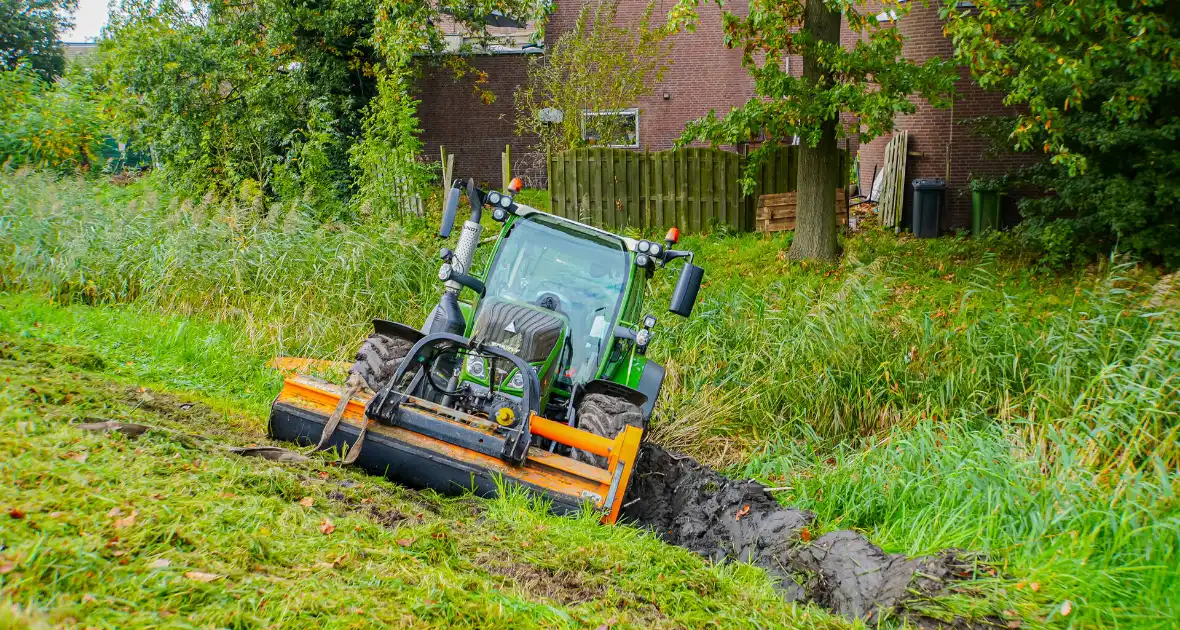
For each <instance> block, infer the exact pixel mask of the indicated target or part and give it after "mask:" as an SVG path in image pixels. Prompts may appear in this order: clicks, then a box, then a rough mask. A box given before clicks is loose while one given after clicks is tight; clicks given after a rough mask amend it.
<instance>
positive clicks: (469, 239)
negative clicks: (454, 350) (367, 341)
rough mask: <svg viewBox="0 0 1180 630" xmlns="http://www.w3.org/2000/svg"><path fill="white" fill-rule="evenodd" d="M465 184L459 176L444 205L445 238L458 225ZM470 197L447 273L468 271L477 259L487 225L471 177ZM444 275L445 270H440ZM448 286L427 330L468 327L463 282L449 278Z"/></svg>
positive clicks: (456, 331) (454, 331) (442, 234)
mask: <svg viewBox="0 0 1180 630" xmlns="http://www.w3.org/2000/svg"><path fill="white" fill-rule="evenodd" d="M462 186H463V183H462V182H461V181H460V180H455V183H454V184H453V185H452V186H451V189H450V191H449V192H448V193H447V201H446V205H445V206H444V207H443V220H442V226H440V228H439V231H438V235H439V236H440V237H442V238H447V237H449V236H450V235H451V230H452V229H453V228H454V225H455V215H456V214H457V213H458V210H459V194H460V192H461V191H462V188H461V187H462ZM467 200H468V202H470V204H471V216H470V217H469V218H468V219H467V220H466V221H464V222H463V230H462V231H461V232H460V233H459V244H458V245H456V246H455V253H454V254H452V255H451V257H450V260H449V261H447V262H446V263H445V264H447V265H450V273H449V275H447V276H446V277H454V276H458V275H461V274H466V273H467V272H469V271H470V270H471V264H472V262H474V260H475V248H476V247H477V246H478V245H479V237H480V234H481V233H482V232H483V226H482V225H480V223H479V221H480V219H481V218H483V197H481V196H480V193H479V190H478V189H476V187H475V180H474V179H468V180H467ZM444 269H445V267H444ZM441 275H443V274H442V273H440V276H441ZM444 286H445V287H446V290H444V291H443V294H442V297H441V298H439V301H438V306H437V307H435V309H434V312H433V313H431V316H430V321H429V323H428V324H427V326H426V330H425V332H427V333H436V332H449V333H451V334H455V335H461V334H463V332H464V330H466V328H467V322H466V321H465V320H464V319H463V311H461V310H459V291H461V290H462V289H463V285H461V284H460V283H459V282H458V281H456V280H447V281H446V284H445V285H444Z"/></svg>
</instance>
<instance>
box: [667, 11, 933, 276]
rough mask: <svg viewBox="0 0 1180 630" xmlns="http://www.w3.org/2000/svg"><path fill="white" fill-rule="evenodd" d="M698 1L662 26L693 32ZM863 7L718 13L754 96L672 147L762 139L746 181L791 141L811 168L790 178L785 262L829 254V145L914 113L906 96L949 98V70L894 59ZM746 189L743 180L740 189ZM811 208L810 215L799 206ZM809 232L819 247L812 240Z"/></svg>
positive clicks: (888, 30)
mask: <svg viewBox="0 0 1180 630" xmlns="http://www.w3.org/2000/svg"><path fill="white" fill-rule="evenodd" d="M699 3H700V0H680V2H679V3H678V4H677V6H676V7H675V8H674V9H673V12H672V15H671V16H670V19H672V20H673V21H674V22H675V23H677V24H680V25H681V26H683V27H685V28H689V29H692V28H694V26H695V24H696V22H697V19H698V15H697V7H698V6H699ZM874 6H875V7H876V8H875V9H874V11H876V10H880V9H884V10H885V11H892V12H894V14H896V15H904V14H905V13H906V12H907V11H908V7H909V4H908V3H900V2H897V1H896V0H887V1H885V2H883V3H881V6H880V7H877V6H876V5H874ZM863 7H864V2H863V1H857V0H785V1H784V0H752V1H751V2H750V10H749V13H748V14H746V15H738V14H736V13H733V12H729V11H726V12H724V14H723V18H722V23H723V28H724V31H725V43H726V45H727V46H729V47H730V48H736V49H739V50H741V51H742V64H743V66H745V68H746V69H747V71H748V72H749V73H750V75H751V76H752V77H753V78H754V89H755V92H756V96H754V97H753V98H751V99H750V100H749V101H748V102H746V103H745V104H744V105H742V106H741V107H737V108H734V109H733V110H731V111H730V112H728V113H726V114H725V115H723V116H718V115H716V113H714V112H710V114H709V115H708V116H706V117H704V118H702V119H700V120H697V121H694V122H692V123H690V124H689V125H688V128H687V129H686V130H685V133H684V136H683V137H682V139H681V142H689V141H692V140H705V141H709V142H711V143H713V144H737V143H741V142H749V141H754V140H759V139H764V140H765V141H766V142H765V143H764V144H763V145H762V147H761V148H760V149H759V150H757V151H755V152H754V153H753V158H754V159H752V160H751V170H748V171H747V173H750V172H752V169H753V168H754V167H755V166H756V165H757V163H758V158H759V157H761V155H762V154H763V151H765V150H767V149H769V148H771V147H773V146H775V145H777V144H782V143H790V142H792V141H793V139H794V138H795V137H798V138H799V139H800V141H801V142H802V144H803V151H802V152H801V153H802V161H803V163H804V166H806V163H808V162H809V161H810V162H813V163H814V164H815V165H816V168H815V170H814V171H813V170H811V169H806V168H805V169H801V171H800V177H799V195H800V201H799V204H800V210H799V212H800V215H799V218H798V228H797V230H796V238H795V243H793V244H792V256H794V257H813V256H814V257H822V258H828V257H833V256H835V255H837V249H836V237H835V209H834V208H835V196H834V192H833V191H834V188H835V183H836V182H837V181H838V179H839V178H838V174H837V173H835V172H834V171H835V166H834V164H835V162H836V160H835V158H834V154H835V152H836V151H837V145H836V142H835V139H836V137H838V136H841V135H853V136H856V137H857V138H858V139H859V140H860V141H861V142H862V143H863V142H868V141H870V140H872V139H873V138H875V137H877V136H879V135H881V134H883V133H886V132H888V131H891V130H892V129H893V120H894V116H895V115H896V114H898V113H912V112H913V111H915V104H914V100H913V98H912V96H913V95H918V96H920V97H921V98H923V99H926V100H927V101H929V102H931V103H933V104H935V105H945V104H947V103H949V98H950V96H951V94H952V93H953V86H954V80H955V76H956V75H955V74H954V71H953V67H952V66H951V64H950V63H949V62H947V61H945V60H941V59H939V58H937V57H932V58H930V59H929V60H927V61H926V62H925V63H921V64H919V63H916V62H914V61H911V60H908V59H905V58H903V57H902V45H903V43H904V37H903V36H902V35H901V33H900V32H899V31H898V30H897V28H896V27H895V26H894V25H893V24H892V23H887V24H883V23H878V21H877V19H876V18H875V17H874V14H873V13H865V12H863V11H864V8H863ZM841 18H843V20H844V21H845V22H846V23H847V25H848V27H849V28H850V29H851V30H852V31H853V32H854V33H855V34H857V36H858V38H857V41H856V42H855V43H854V44H853V45H852V46H850V47H844V46H842V45H841V42H840V38H839V29H840V21H841ZM821 31H822V32H821ZM789 58H802V60H803V73H802V74H801V75H795V74H793V73H792V72H791V71H790V70H789V68H788V66H787V62H788V59H789ZM842 114H848V115H850V118H849V119H848V120H850V121H851V122H847V123H842V121H841V115H842ZM811 158H815V159H811ZM821 158H822V160H821ZM828 171H832V172H831V173H828ZM752 183H753V182H752V179H751V178H750V177H749V176H747V177H746V178H745V184H746V186H747V187H750V186H751V185H752ZM829 189H831V190H829ZM811 205H818V206H820V207H819V208H818V209H815V210H813V209H812V208H810V207H805V206H811ZM829 226H830V227H831V228H832V229H830V230H828V229H826V227H829ZM813 228H814V229H813ZM810 234H815V238H817V239H820V240H822V241H823V242H818V243H817V242H813V241H812V238H811V236H810ZM801 239H802V240H801Z"/></svg>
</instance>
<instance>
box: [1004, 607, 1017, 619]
mask: <svg viewBox="0 0 1180 630" xmlns="http://www.w3.org/2000/svg"><path fill="white" fill-rule="evenodd" d="M1004 615H1005V616H1007V617H1015V616H1016V611H1015V610H1013V609H1011V608H1009V609H1008V610H1005V611H1004Z"/></svg>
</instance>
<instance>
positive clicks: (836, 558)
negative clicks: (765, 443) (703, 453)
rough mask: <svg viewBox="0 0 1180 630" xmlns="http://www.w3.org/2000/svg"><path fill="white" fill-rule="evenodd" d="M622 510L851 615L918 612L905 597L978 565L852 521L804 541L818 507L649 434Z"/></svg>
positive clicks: (685, 543)
mask: <svg viewBox="0 0 1180 630" xmlns="http://www.w3.org/2000/svg"><path fill="white" fill-rule="evenodd" d="M623 518H624V519H626V520H627V521H630V522H631V523H632V524H635V525H638V526H640V527H646V528H649V529H651V530H652V531H653V532H655V533H657V534H658V535H659V536H660V537H661V538H663V539H664V540H665V541H667V542H669V543H671V544H674V545H677V546H680V547H685V548H687V549H690V550H692V551H695V552H696V553H699V554H701V555H703V556H705V557H707V558H710V559H712V560H713V561H715V562H730V561H736V562H749V563H752V564H754V565H757V566H760V567H762V568H764V569H766V571H767V572H768V573H770V574H771V575H772V576H774V577H777V578H779V587H780V589H781V590H782V591H783V595H784V597H785V598H787V599H789V600H792V601H809V602H814V603H816V604H819V605H820V606H823V607H824V608H827V609H828V610H831V611H833V612H836V613H839V614H841V615H844V616H845V617H849V618H861V619H866V618H869V617H879V616H882V615H900V616H917V615H911V614H909V613H910V611H908V610H907V602H912V601H914V600H916V599H917V598H919V597H923V596H929V595H932V594H934V593H937V592H939V591H941V590H942V589H943V588H944V587H945V586H946V585H947V584H948V583H949V582H951V581H953V580H955V579H958V578H961V577H967V576H969V575H970V574H971V570H972V565H971V564H970V563H969V562H965V561H963V560H962V559H961V558H960V557H959V555H958V554H956V552H954V551H947V552H943V553H941V554H939V555H936V556H926V557H920V558H907V557H905V556H904V555H900V554H888V553H885V552H884V551H882V550H881V548H880V547H877V546H876V545H874V544H873V543H871V542H869V541H868V539H866V538H865V537H864V536H862V535H861V534H859V533H857V532H854V531H850V530H844V531H837V532H831V533H828V534H825V535H823V536H821V537H819V538H816V539H815V540H811V541H809V542H804V540H803V538H804V529H805V528H807V527H808V526H810V525H811V524H812V522H813V521H814V519H815V515H814V514H812V513H811V512H809V511H807V510H799V509H795V508H789V507H783V506H781V505H779V504H778V502H776V501H775V500H774V498H773V497H771V496H770V493H768V492H766V489H765V487H764V486H762V485H760V484H758V483H755V482H753V481H735V480H733V479H729V478H727V477H725V476H723V475H721V474H719V473H717V472H716V471H714V470H712V469H710V468H707V467H705V466H702V465H701V464H699V463H697V462H696V461H695V460H693V459H692V458H690V457H685V456H680V455H676V454H674V453H671V452H669V451H666V450H664V449H662V448H660V447H658V446H654V445H651V444H645V445H644V446H643V447H642V450H641V452H640V456H639V462H638V465H637V467H636V473H635V476H634V477H633V478H632V480H631V486H630V488H629V489H628V492H627V504H626V506H625V507H624V510H623ZM915 620H917V619H915ZM923 621H926V620H923Z"/></svg>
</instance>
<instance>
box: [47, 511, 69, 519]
mask: <svg viewBox="0 0 1180 630" xmlns="http://www.w3.org/2000/svg"><path fill="white" fill-rule="evenodd" d="M65 515H66V514H65V512H50V513H49V518H61V517H63V516H65Z"/></svg>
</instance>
